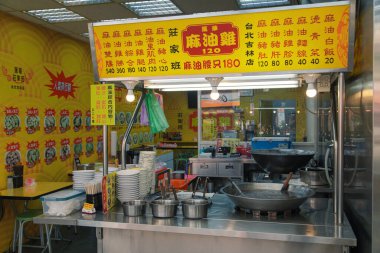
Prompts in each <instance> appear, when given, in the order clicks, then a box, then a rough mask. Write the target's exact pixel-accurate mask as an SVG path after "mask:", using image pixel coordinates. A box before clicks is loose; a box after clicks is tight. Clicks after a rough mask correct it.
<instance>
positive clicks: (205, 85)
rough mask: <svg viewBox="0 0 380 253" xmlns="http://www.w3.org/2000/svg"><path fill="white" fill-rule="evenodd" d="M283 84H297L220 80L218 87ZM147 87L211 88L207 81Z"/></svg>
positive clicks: (286, 81) (294, 83) (288, 83)
mask: <svg viewBox="0 0 380 253" xmlns="http://www.w3.org/2000/svg"><path fill="white" fill-rule="evenodd" d="M273 85H274V86H283V85H296V86H298V81H297V80H284V81H280V80H277V81H266V82H224V81H222V82H220V84H219V86H218V89H219V88H221V87H232V88H236V87H238V86H242V87H247V86H249V87H251V86H273ZM145 88H147V89H172V88H184V89H185V88H211V85H210V84H209V83H184V84H148V85H145Z"/></svg>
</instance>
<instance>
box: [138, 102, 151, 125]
mask: <svg viewBox="0 0 380 253" xmlns="http://www.w3.org/2000/svg"><path fill="white" fill-rule="evenodd" d="M140 125H141V126H149V117H148V110H147V109H146V103H145V101H144V102H143V103H142V105H141V117H140Z"/></svg>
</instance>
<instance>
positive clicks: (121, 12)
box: [0, 0, 335, 41]
mask: <svg viewBox="0 0 380 253" xmlns="http://www.w3.org/2000/svg"><path fill="white" fill-rule="evenodd" d="M126 1H128V2H134V1H137V0H133V1H132V0H112V1H111V2H110V3H104V4H91V5H75V6H64V5H63V4H61V3H59V2H57V1H55V0H0V11H3V12H6V13H8V14H11V15H13V16H16V17H19V18H22V19H24V20H27V21H29V22H32V23H36V24H40V25H42V26H44V27H47V28H49V29H52V30H55V31H58V32H61V33H64V34H66V35H69V36H71V37H74V38H77V39H80V40H83V41H88V39H87V38H86V37H84V36H82V35H81V34H83V33H87V32H88V26H87V24H88V23H90V22H97V21H100V20H105V19H121V18H123V19H124V18H140V17H138V16H136V14H134V13H133V12H131V11H130V10H128V9H127V8H126V7H125V6H124V5H122V4H121V3H122V2H126ZM140 1H141V0H140ZM331 1H335V0H291V1H290V2H291V4H307V3H314V2H331ZM172 2H173V3H174V4H175V5H176V6H177V7H178V8H179V9H180V10H181V11H182V12H183V15H187V14H193V13H202V12H215V11H228V10H238V9H239V7H238V4H237V3H236V0H172ZM63 7H64V8H67V9H69V10H71V11H73V12H75V13H77V14H79V15H81V16H83V17H85V18H86V19H87V20H85V21H74V22H62V23H48V22H45V21H43V20H41V19H38V18H36V17H33V16H30V15H28V14H26V13H24V11H28V10H37V9H53V8H63Z"/></svg>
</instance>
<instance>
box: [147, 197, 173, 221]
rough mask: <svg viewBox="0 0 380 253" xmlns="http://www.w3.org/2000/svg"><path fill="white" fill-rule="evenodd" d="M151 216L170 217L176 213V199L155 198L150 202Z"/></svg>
mask: <svg viewBox="0 0 380 253" xmlns="http://www.w3.org/2000/svg"><path fill="white" fill-rule="evenodd" d="M150 205H151V208H152V213H153V216H154V217H156V218H172V217H174V216H176V215H177V207H178V205H179V201H178V200H174V199H157V200H154V201H152V203H151V204H150Z"/></svg>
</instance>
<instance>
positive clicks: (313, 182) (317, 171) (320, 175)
mask: <svg viewBox="0 0 380 253" xmlns="http://www.w3.org/2000/svg"><path fill="white" fill-rule="evenodd" d="M300 179H301V182H304V183H305V184H308V185H310V186H322V185H328V184H329V182H328V180H327V178H326V172H325V169H324V168H319V167H317V168H304V169H301V170H300Z"/></svg>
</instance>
